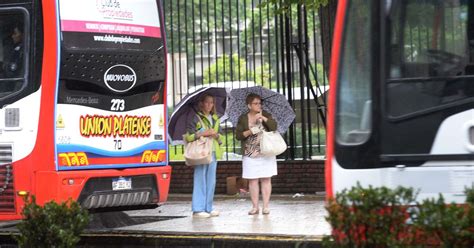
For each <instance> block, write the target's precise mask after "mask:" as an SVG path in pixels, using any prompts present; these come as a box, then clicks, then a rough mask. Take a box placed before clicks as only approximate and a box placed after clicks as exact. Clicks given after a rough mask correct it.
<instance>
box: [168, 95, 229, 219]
mask: <svg viewBox="0 0 474 248" xmlns="http://www.w3.org/2000/svg"><path fill="white" fill-rule="evenodd" d="M226 98H227V90H226V89H224V88H212V87H211V88H202V89H200V90H198V91H196V92H194V93H191V94H189V95H187V96H186V97H185V98H183V100H182V101H181V102H180V103H179V104H178V106H177V107H176V110H175V111H174V112H173V114H172V115H171V118H170V122H169V123H170V127H169V129H168V130H169V132H170V133H169V135H170V138H171V139H173V141H174V143H179V141H180V137H182V138H184V141H185V142H193V141H195V140H198V139H200V138H201V137H207V138H211V139H212V141H213V142H212V143H213V145H212V149H213V152H212V160H211V162H210V163H209V164H201V165H194V178H193V196H192V211H193V217H197V218H208V217H215V216H219V212H218V211H216V210H214V207H213V202H214V191H215V187H216V169H217V158H218V157H220V156H221V154H222V152H221V149H220V145H221V144H222V142H221V135H220V118H219V115H218V114H223V113H224V109H225V107H226V106H225V105H226Z"/></svg>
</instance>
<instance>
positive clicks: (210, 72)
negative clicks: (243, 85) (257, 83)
mask: <svg viewBox="0 0 474 248" xmlns="http://www.w3.org/2000/svg"><path fill="white" fill-rule="evenodd" d="M246 64H247V63H246V62H245V60H244V59H241V58H239V56H238V55H237V54H234V55H232V60H231V58H230V56H229V55H226V54H224V55H223V56H222V57H220V58H219V59H217V61H216V63H214V64H212V65H211V66H209V67H208V68H207V69H206V70H204V74H203V75H204V79H203V82H204V84H208V83H213V82H225V81H233V80H234V81H235V80H236V79H238V78H245V75H246V74H247V70H246V68H247V66H246ZM252 78H253V77H252Z"/></svg>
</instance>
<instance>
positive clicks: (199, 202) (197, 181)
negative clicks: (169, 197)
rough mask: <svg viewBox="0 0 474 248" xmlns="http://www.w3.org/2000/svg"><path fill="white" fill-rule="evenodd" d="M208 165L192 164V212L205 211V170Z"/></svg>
mask: <svg viewBox="0 0 474 248" xmlns="http://www.w3.org/2000/svg"><path fill="white" fill-rule="evenodd" d="M207 167H208V165H196V166H194V182H193V203H192V208H193V212H205V211H206V171H207Z"/></svg>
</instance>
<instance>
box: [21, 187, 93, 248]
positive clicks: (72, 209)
mask: <svg viewBox="0 0 474 248" xmlns="http://www.w3.org/2000/svg"><path fill="white" fill-rule="evenodd" d="M25 203H26V204H25V207H24V208H23V211H22V216H23V218H24V220H23V221H22V222H20V224H18V226H17V227H18V230H19V231H20V236H18V237H15V239H17V241H18V244H19V246H20V247H39V248H41V247H75V246H76V244H77V243H78V242H79V240H80V234H81V232H82V231H83V230H84V228H85V227H86V226H87V224H88V223H89V215H88V212H87V211H86V210H84V209H82V208H81V207H80V205H79V204H78V203H77V202H75V201H73V200H71V199H69V200H68V201H67V202H63V203H61V204H58V203H56V202H54V201H51V202H48V203H46V204H45V205H44V206H39V205H38V204H36V199H35V197H34V196H32V197H31V198H25Z"/></svg>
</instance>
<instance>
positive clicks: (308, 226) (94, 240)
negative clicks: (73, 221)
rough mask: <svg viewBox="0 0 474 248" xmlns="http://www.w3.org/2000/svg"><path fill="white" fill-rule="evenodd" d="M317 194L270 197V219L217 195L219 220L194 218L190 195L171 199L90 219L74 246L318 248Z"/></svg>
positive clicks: (0, 236)
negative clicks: (163, 202) (250, 213)
mask: <svg viewBox="0 0 474 248" xmlns="http://www.w3.org/2000/svg"><path fill="white" fill-rule="evenodd" d="M324 204H325V202H324V197H322V196H320V195H298V194H297V195H273V196H272V199H271V201H270V211H271V212H270V214H269V215H262V214H261V213H260V214H259V215H253V216H252V215H248V214H247V212H248V211H249V210H250V208H251V201H250V197H249V196H247V195H245V196H239V195H236V196H226V195H218V196H216V199H215V203H214V206H215V209H216V210H218V211H220V216H218V217H212V218H205V219H202V218H194V217H192V213H191V196H190V195H176V194H171V195H170V196H169V199H168V201H167V202H166V203H165V204H163V205H162V206H161V207H159V208H156V209H147V210H136V211H126V212H107V213H96V214H93V215H92V219H91V223H90V224H89V226H88V227H87V228H86V230H85V231H84V232H83V233H82V234H81V242H80V243H79V245H78V247H88V248H95V247H101V248H108V247H111V248H112V247H113V248H115V247H135V248H136V247H139V248H140V247H143V248H145V247H226V248H233V247H239V248H241V247H259V248H266V247H268V248H278V247H298V248H310V247H321V239H322V237H323V236H326V235H328V234H329V233H330V227H329V225H328V223H327V222H326V220H325V215H326V210H325V209H324ZM17 223H18V222H17V221H14V222H5V223H2V225H0V247H4V246H7V245H10V246H8V247H16V245H15V244H16V242H15V241H14V240H13V236H14V235H18V230H17V229H16V227H15V226H16V224H17Z"/></svg>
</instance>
